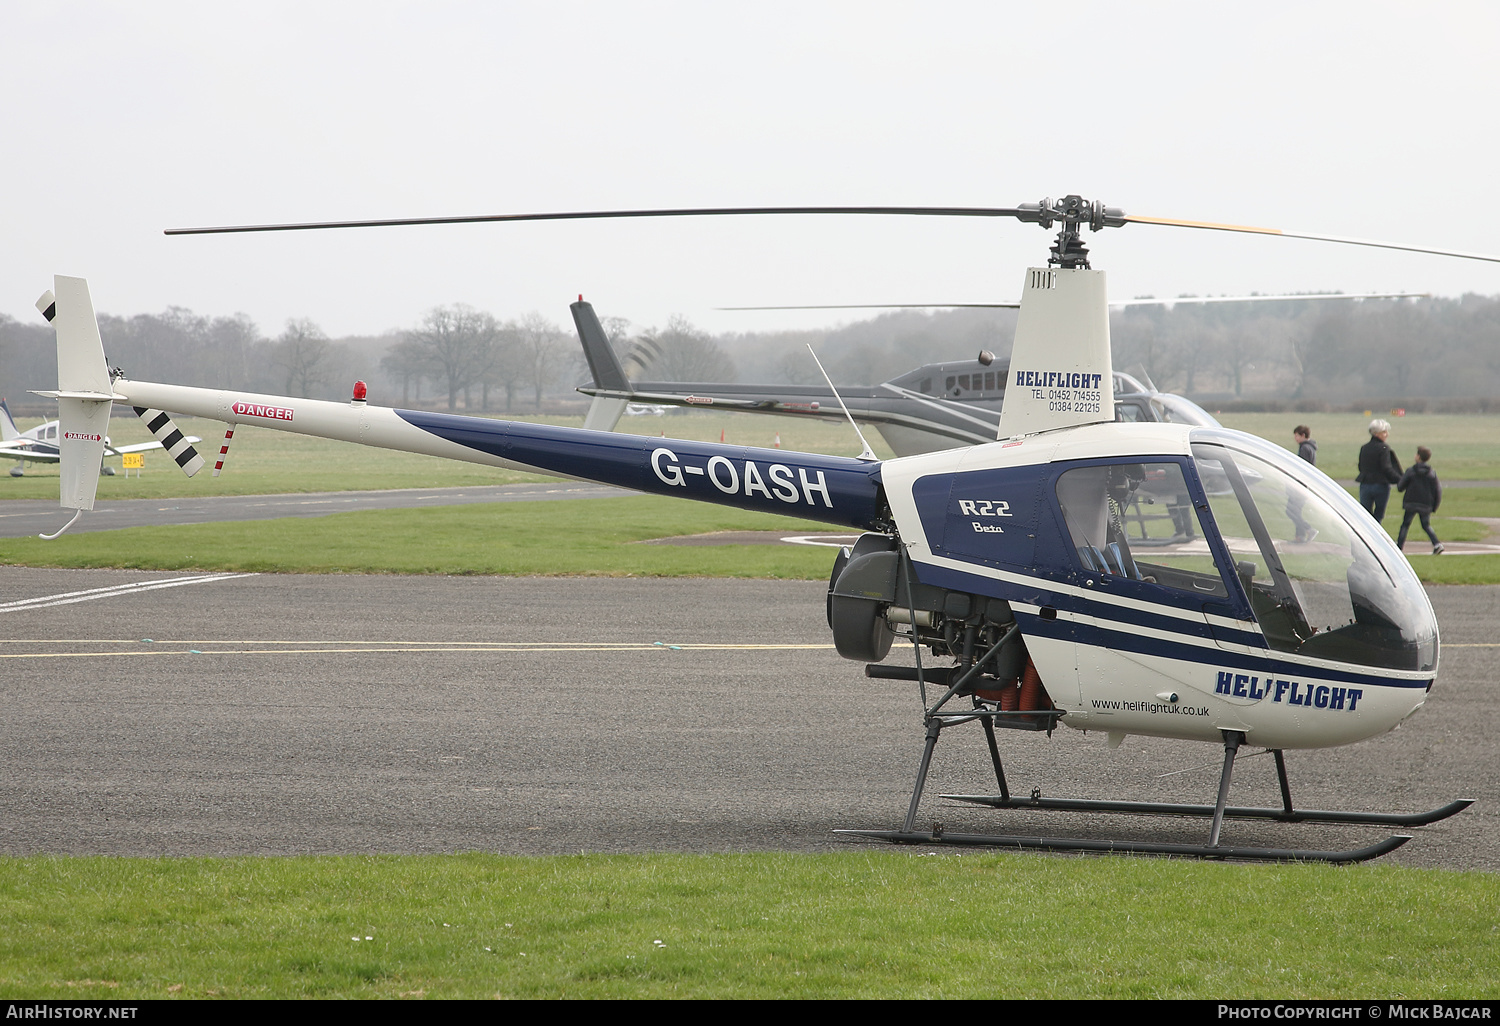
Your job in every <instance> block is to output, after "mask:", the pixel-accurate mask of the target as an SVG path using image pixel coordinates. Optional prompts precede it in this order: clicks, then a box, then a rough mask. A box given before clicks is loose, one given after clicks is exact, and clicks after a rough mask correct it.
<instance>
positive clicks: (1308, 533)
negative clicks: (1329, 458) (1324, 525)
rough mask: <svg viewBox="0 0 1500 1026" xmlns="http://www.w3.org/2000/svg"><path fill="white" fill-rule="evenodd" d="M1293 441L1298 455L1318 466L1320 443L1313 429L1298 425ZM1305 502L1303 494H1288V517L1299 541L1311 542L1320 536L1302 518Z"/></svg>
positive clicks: (1293, 432) (1293, 430)
mask: <svg viewBox="0 0 1500 1026" xmlns="http://www.w3.org/2000/svg"><path fill="white" fill-rule="evenodd" d="M1292 441H1294V442H1296V443H1297V455H1298V456H1301V457H1302V458H1303V459H1305V460H1306V461H1307V462H1309V463H1311V464H1313V465H1314V466H1317V463H1318V443H1317V442H1314V441H1313V440H1312V428H1310V427H1308V426H1307V425H1306V424H1298V425H1297V426H1296V427H1294V428H1292ZM1303 502H1304V499H1303V496H1302V494H1301V492H1288V493H1287V497H1286V515H1287V517H1288V518H1289V519H1290V520H1291V522H1292V526H1293V527H1295V528H1296V529H1297V541H1299V542H1310V541H1312V540H1313V539H1314V538H1316V537H1317V536H1318V529H1317V528H1316V527H1313V526H1312V525H1311V524H1309V523H1308V522H1307V521H1306V520H1304V519H1303V518H1302V505H1303Z"/></svg>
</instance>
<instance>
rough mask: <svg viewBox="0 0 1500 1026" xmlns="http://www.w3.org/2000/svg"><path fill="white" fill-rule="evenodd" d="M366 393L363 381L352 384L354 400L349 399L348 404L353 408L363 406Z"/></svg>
mask: <svg viewBox="0 0 1500 1026" xmlns="http://www.w3.org/2000/svg"><path fill="white" fill-rule="evenodd" d="M368 391H369V390H368V389H366V388H365V383H364V382H363V381H356V382H355V383H354V398H353V399H350V400H349V402H350V403H351V404H352V405H355V406H363V405H364V404H365V395H366V394H367V393H368Z"/></svg>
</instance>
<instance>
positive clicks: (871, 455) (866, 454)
mask: <svg viewBox="0 0 1500 1026" xmlns="http://www.w3.org/2000/svg"><path fill="white" fill-rule="evenodd" d="M807 352H808V354H809V355H810V356H811V357H812V358H813V363H815V364H817V365H818V373H819V374H821V375H823V380H824V381H826V382H828V390H829V391H830V392H832V393H833V397H834V398H835V399H837V400H838V401H839V408H840V409H842V410H843V411H844V416H846V417H848V418H849V426H850V427H852V428H853V429H854V433H855V434H856V435H858V436H859V444H860V445H862V446H864V449H863V450H861V451H860V454H859V458H860V459H862V460H871V461H873V462H878V461H879V457H877V456H876V455H875V450H874V449H871V448H870V443H869V442H867V441H865V434H864V432H863V431H861V430H860V429H859V425H858V424H856V423H854V417H853V415H852V414H850V412H849V407H847V406H845V405H844V397H843V396H841V395H839V390H838V389H837V388H834V387H833V379H832V378H830V377H829V376H828V372H827V371H826V370H824V369H823V361H822V360H820V359H818V354H817V353H814V352H813V347H812V346H808V347H807Z"/></svg>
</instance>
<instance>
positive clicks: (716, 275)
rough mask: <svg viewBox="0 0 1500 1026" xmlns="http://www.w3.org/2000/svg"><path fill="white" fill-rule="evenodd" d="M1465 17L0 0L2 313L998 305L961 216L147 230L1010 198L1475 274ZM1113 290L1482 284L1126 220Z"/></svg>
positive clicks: (1476, 90)
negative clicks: (1383, 244) (85, 283)
mask: <svg viewBox="0 0 1500 1026" xmlns="http://www.w3.org/2000/svg"><path fill="white" fill-rule="evenodd" d="M1497 11H1500V5H1495V4H1490V3H1481V2H1473V3H1449V4H1443V3H1426V4H1417V3H1379V2H1370V0H1361V2H1357V3H1316V2H1307V0H1303V2H1298V3H1285V4H1282V3H1266V2H1260V3H1253V4H1242V5H1233V4H1223V3H1219V4H1205V3H1201V2H1194V3H1180V4H1179V3H1131V4H1121V3H1106V4H1090V3H1072V4H1066V5H1061V4H1037V3H1026V4H1003V3H995V2H989V3H972V4H971V3H949V4H944V3H933V2H927V3H922V4H914V3H911V4H897V3H874V2H868V0H865V2H859V3H826V4H820V3H816V2H809V0H801V2H796V3H785V4H782V3H766V2H757V3H754V4H743V5H734V6H733V7H732V8H731V7H730V5H724V4H710V3H706V2H704V3H681V4H676V3H629V2H613V3H602V2H601V3H571V4H570V3H560V2H556V0H549V2H546V3H473V4H457V3H434V2H431V0H424V2H422V3H372V2H368V0H363V2H360V3H352V2H351V3H342V4H318V3H309V2H307V0H298V2H297V3H274V2H267V0H256V2H254V3H250V4H231V3H218V2H216V3H212V4H205V3H190V4H169V3H138V2H130V3H110V4H105V3H65V2H48V3H40V4H27V5H23V4H20V3H10V2H7V3H4V4H3V5H0V97H3V101H0V138H3V139H4V144H5V145H4V149H3V151H0V183H3V188H0V240H3V241H0V312H4V313H8V314H10V315H12V316H14V317H17V318H20V319H25V320H32V319H34V318H36V316H37V315H36V313H35V312H34V310H33V309H32V306H31V304H32V302H33V301H34V300H35V298H36V296H37V295H38V294H40V293H41V291H42V290H43V289H45V288H48V287H50V285H51V276H52V275H53V274H54V273H61V274H72V275H82V276H86V277H88V278H89V279H90V282H91V284H92V287H93V292H94V297H95V303H96V306H97V307H98V308H99V309H100V310H101V311H104V312H111V313H118V314H130V313H141V312H160V311H161V310H164V309H165V308H166V307H167V306H168V305H179V306H185V307H189V308H191V309H193V310H195V311H197V312H199V313H204V314H213V315H219V314H230V313H234V312H237V311H244V312H246V313H248V314H249V315H251V316H252V317H254V318H255V319H256V321H257V322H258V323H259V324H260V326H261V328H262V330H264V331H266V332H268V333H269V334H273V335H274V334H276V333H277V332H279V331H280V330H281V327H282V325H283V324H284V322H285V321H286V319H287V318H291V317H311V318H313V319H315V320H316V321H318V322H319V323H320V324H321V325H322V326H323V327H324V329H325V330H326V331H328V332H329V333H330V334H332V335H347V334H355V333H375V332H380V331H383V330H386V329H389V328H392V327H405V326H410V325H413V324H415V323H416V322H417V321H418V320H419V319H420V317H421V316H422V314H423V312H424V311H426V310H427V309H429V308H431V307H432V306H435V305H438V304H443V303H451V302H466V303H470V304H472V305H474V306H477V307H481V308H483V309H487V310H489V311H491V312H493V313H495V314H497V315H499V316H501V317H509V316H515V315H519V314H523V313H525V312H527V311H530V310H540V311H542V312H543V313H545V314H546V315H547V316H549V317H551V318H553V319H555V320H557V321H559V322H565V321H566V319H567V304H568V302H569V301H570V300H571V299H573V298H574V297H575V296H576V295H577V294H578V293H583V294H584V295H585V296H586V297H587V298H589V299H590V300H592V301H594V303H595V306H596V307H598V309H599V310H600V312H601V313H603V314H609V315H615V316H622V317H626V318H628V319H630V320H631V321H632V322H634V323H635V324H637V325H639V326H644V325H651V324H660V323H662V322H664V321H665V319H666V318H667V317H668V316H669V315H670V314H672V313H682V314H685V315H686V316H688V317H689V318H691V319H692V320H694V321H695V322H697V323H698V324H700V325H702V326H705V327H708V328H711V329H713V330H716V331H724V330H753V329H758V328H763V327H783V326H784V327H792V326H813V325H817V324H828V323H833V322H835V321H837V320H843V319H849V318H850V317H851V316H853V315H850V314H811V313H798V314H754V313H726V312H716V311H715V310H714V308H715V307H718V306H730V305H746V304H757V303H785V304H798V303H840V302H847V303H872V302H935V303H936V302H972V301H986V300H1011V299H1014V298H1016V297H1017V296H1018V294H1019V291H1020V286H1021V280H1022V276H1023V272H1024V268H1025V267H1026V266H1028V265H1031V264H1041V263H1044V262H1045V259H1046V255H1047V254H1046V250H1047V245H1048V236H1047V235H1046V234H1045V233H1044V232H1043V231H1042V230H1041V229H1040V228H1038V227H1036V226H1033V225H1020V224H1016V223H1014V222H1001V221H991V220H964V221H957V220H949V219H923V220H922V221H920V222H917V221H912V220H908V219H892V218H864V219H853V218H809V217H798V218H762V219H755V220H753V221H752V220H746V219H736V220H734V221H730V220H727V219H695V220H679V221H673V222H663V221H641V222H634V223H627V222H608V223H604V222H581V223H572V224H558V223H543V224H526V225H472V226H462V227H424V228H400V229H368V230H360V231H336V232H316V233H298V234H284V235H256V236H223V237H190V238H168V237H165V236H163V235H162V229H164V228H167V227H173V226H192V225H211V224H246V223H257V222H284V221H300V220H337V219H348V218H374V217H414V216H424V215H444V214H475V213H505V212H522V211H544V210H585V209H600V208H611V207H626V208H635V207H654V206H693V205H766V204H799V205H805V204H880V205H893V204H912V205H969V206H1013V205H1015V204H1018V203H1021V202H1028V201H1036V200H1039V199H1041V198H1043V197H1044V196H1059V195H1062V194H1065V193H1069V192H1077V193H1081V194H1083V195H1084V196H1086V197H1089V198H1091V199H1092V198H1097V199H1101V200H1103V201H1105V202H1106V203H1108V204H1110V205H1112V206H1118V207H1121V208H1123V209H1125V210H1126V211H1127V212H1130V213H1136V214H1149V215H1153V216H1164V217H1181V218H1192V219H1201V220H1210V221H1228V222H1234V223H1240V224H1255V225H1268V226H1273V227H1279V228H1284V229H1289V230H1301V231H1309V232H1317V233H1326V234H1332V235H1343V236H1356V237H1366V238H1377V239H1389V240H1393V241H1399V242H1415V243H1419V244H1427V245H1433V246H1442V247H1448V248H1453V249H1460V250H1471V251H1479V252H1500V200H1497V193H1496V189H1495V178H1496V168H1497V148H1500V142H1497V140H1500V133H1497V129H1496V103H1497V100H1500V60H1497V55H1496V41H1497V40H1500V14H1497ZM1090 242H1091V245H1092V247H1093V257H1094V266H1095V267H1102V268H1104V269H1105V270H1107V271H1108V272H1109V275H1110V291H1111V294H1112V295H1113V296H1115V297H1116V298H1124V297H1128V296H1133V295H1142V294H1153V295H1176V294H1180V293H1218V294H1222V293H1248V292H1251V291H1259V292H1279V291H1295V290H1301V291H1306V290H1333V289H1339V290H1345V291H1356V290H1373V289H1412V290H1422V291H1432V292H1435V293H1438V294H1442V295H1457V294H1460V293H1463V292H1467V291H1473V292H1481V293H1486V294H1495V293H1500V265H1497V264H1484V263H1476V262H1468V261H1459V260H1448V259H1442V258H1438V257H1428V256H1418V255H1413V254H1403V253H1391V252H1380V251H1373V250H1361V249H1350V248H1344V247H1335V246H1331V245H1327V244H1322V243H1315V242H1301V241H1288V240H1276V239H1265V238H1255V237H1248V236H1220V235H1215V234H1209V233H1204V232H1192V231H1180V230H1169V229H1165V228H1154V227H1149V226H1140V225H1137V226H1131V227H1127V228H1124V229H1117V230H1112V231H1107V232H1104V233H1100V234H1099V235H1096V236H1092V237H1091V239H1090Z"/></svg>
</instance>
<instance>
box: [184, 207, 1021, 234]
mask: <svg viewBox="0 0 1500 1026" xmlns="http://www.w3.org/2000/svg"><path fill="white" fill-rule="evenodd" d="M1020 213H1021V211H1020V210H1019V209H1017V208H1015V207H682V208H677V209H668V210H579V211H572V212H567V213H550V214H474V215H470V216H465V217H402V218H390V219H386V220H379V221H309V222H305V223H293V224H244V225H224V226H219V227H209V228H168V229H166V232H165V234H167V235H229V234H234V233H239V232H301V231H317V230H319V229H323V228H403V227H407V226H410V225H429V224H484V223H488V222H493V221H590V220H604V219H608V218H626V217H724V216H728V217H736V216H745V215H757V214H862V215H870V214H876V215H895V216H910V217H1017V216H1019V215H1020Z"/></svg>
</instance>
